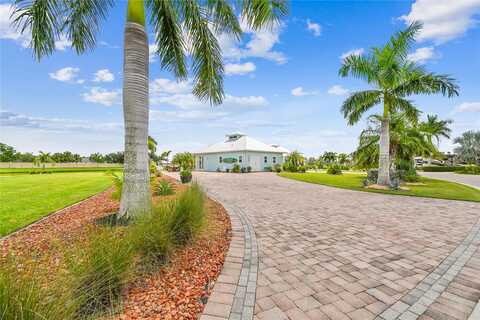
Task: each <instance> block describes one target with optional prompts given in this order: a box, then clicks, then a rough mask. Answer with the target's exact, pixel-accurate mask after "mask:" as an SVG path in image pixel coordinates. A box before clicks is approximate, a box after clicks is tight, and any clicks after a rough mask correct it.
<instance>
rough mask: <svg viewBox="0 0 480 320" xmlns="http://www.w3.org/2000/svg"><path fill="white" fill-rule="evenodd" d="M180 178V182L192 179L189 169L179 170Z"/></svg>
mask: <svg viewBox="0 0 480 320" xmlns="http://www.w3.org/2000/svg"><path fill="white" fill-rule="evenodd" d="M180 180H181V181H182V183H189V182H190V181H192V172H191V171H190V170H182V171H180Z"/></svg>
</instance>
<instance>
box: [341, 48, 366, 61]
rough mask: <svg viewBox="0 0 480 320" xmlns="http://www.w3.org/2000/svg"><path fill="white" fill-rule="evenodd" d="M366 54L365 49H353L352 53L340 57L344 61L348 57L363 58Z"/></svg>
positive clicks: (345, 53)
mask: <svg viewBox="0 0 480 320" xmlns="http://www.w3.org/2000/svg"><path fill="white" fill-rule="evenodd" d="M364 52H365V50H364V49H363V48H358V49H352V50H350V51H347V52H344V53H342V55H341V56H340V60H343V59H345V58H346V57H348V56H352V55H353V56H361V55H362V54H363V53H364Z"/></svg>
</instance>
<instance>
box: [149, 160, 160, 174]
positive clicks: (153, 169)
mask: <svg viewBox="0 0 480 320" xmlns="http://www.w3.org/2000/svg"><path fill="white" fill-rule="evenodd" d="M157 171H158V170H157V164H156V163H155V161H153V160H150V176H153V177H155V176H156V175H157Z"/></svg>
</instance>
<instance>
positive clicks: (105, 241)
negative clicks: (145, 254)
mask: <svg viewBox="0 0 480 320" xmlns="http://www.w3.org/2000/svg"><path fill="white" fill-rule="evenodd" d="M120 231H121V230H119V229H110V228H96V229H95V230H94V231H93V232H92V233H91V235H90V237H89V242H88V244H87V245H86V246H85V244H84V243H81V244H79V245H78V246H76V247H75V248H74V250H73V251H72V252H71V253H68V254H67V264H68V269H69V272H70V275H71V283H70V285H71V290H72V293H73V295H74V296H75V297H77V298H78V299H79V300H80V302H79V307H78V310H77V314H78V316H79V317H84V316H90V315H93V314H97V313H98V312H102V311H106V310H109V309H111V308H112V307H114V306H115V305H116V303H118V301H119V299H120V298H121V294H122V290H123V289H124V288H125V285H126V284H127V282H128V281H129V280H130V279H131V276H132V273H133V266H134V254H135V251H134V246H133V244H132V242H131V241H129V238H128V237H126V236H124V235H122V232H120Z"/></svg>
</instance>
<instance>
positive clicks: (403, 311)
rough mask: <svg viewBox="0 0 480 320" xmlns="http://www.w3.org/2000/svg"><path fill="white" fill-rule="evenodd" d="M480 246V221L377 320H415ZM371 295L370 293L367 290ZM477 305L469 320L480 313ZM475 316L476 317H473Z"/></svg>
mask: <svg viewBox="0 0 480 320" xmlns="http://www.w3.org/2000/svg"><path fill="white" fill-rule="evenodd" d="M479 243H480V219H478V220H477V222H476V223H475V224H474V225H473V227H472V228H471V229H470V232H469V233H468V235H467V236H466V237H465V239H464V240H463V241H462V242H461V243H460V244H459V245H458V246H457V247H456V248H455V250H453V251H452V252H451V253H450V254H449V255H448V256H447V257H446V258H445V259H444V260H443V261H442V262H441V263H440V264H439V265H438V266H437V267H436V268H435V269H434V270H433V271H432V272H431V273H430V274H429V275H428V276H426V277H425V278H424V279H423V280H422V281H420V282H419V283H418V284H417V285H416V286H415V288H413V289H412V290H410V291H409V292H408V293H407V294H406V295H404V296H403V297H402V298H401V299H400V300H399V301H397V302H396V303H394V304H393V305H391V306H390V307H389V308H387V309H385V310H384V311H383V312H382V313H381V314H380V315H379V316H377V317H376V318H375V319H376V320H394V319H399V320H404V319H405V320H415V319H418V318H419V317H420V316H421V315H422V314H423V313H424V312H425V311H426V310H427V309H428V307H429V306H430V305H431V304H432V303H433V302H434V301H435V300H436V299H437V298H438V297H439V296H440V295H441V294H442V293H443V292H444V291H445V290H446V289H447V287H448V285H449V284H450V282H451V281H452V280H453V279H454V278H455V277H456V276H457V274H458V273H459V272H460V271H461V270H462V268H463V267H464V266H465V264H466V263H467V262H468V260H470V258H471V257H472V255H473V254H474V253H475V251H476V250H477V248H478V247H479ZM367 292H368V290H367ZM479 309H480V307H479V304H477V306H476V308H475V310H474V311H473V312H472V315H471V316H470V318H469V319H472V320H473V319H477V318H475V315H474V314H475V313H478V314H480V310H479ZM472 317H473V318H472Z"/></svg>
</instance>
